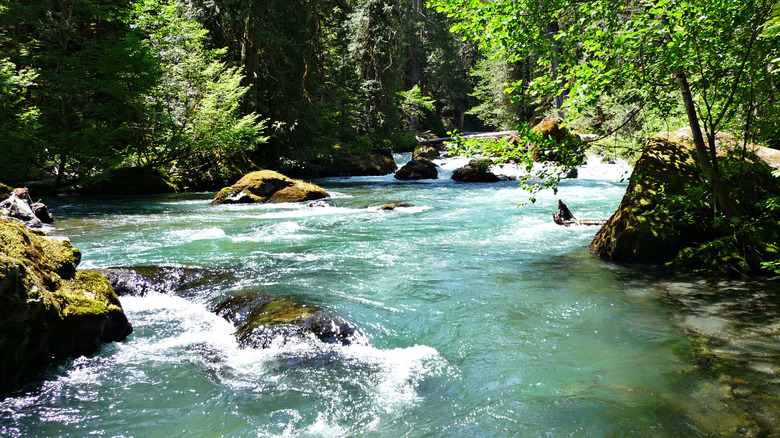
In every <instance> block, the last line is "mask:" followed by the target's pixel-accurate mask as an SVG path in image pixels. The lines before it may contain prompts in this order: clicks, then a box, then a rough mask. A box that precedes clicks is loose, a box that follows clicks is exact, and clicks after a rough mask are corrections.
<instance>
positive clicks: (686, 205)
mask: <svg viewBox="0 0 780 438" xmlns="http://www.w3.org/2000/svg"><path fill="white" fill-rule="evenodd" d="M691 138H692V135H691V133H690V129H689V128H684V129H680V130H677V131H674V132H664V133H659V134H656V135H654V136H653V137H651V138H650V139H649V140H648V141H647V143H646V145H645V148H644V151H643V153H642V155H641V156H640V158H639V160H638V161H637V163H636V165H635V167H634V171H633V173H632V175H631V177H630V183H629V185H628V188H627V189H626V193H625V195H624V196H623V199H622V201H621V202H620V206H619V207H618V209H617V211H616V212H615V214H613V215H612V217H610V219H609V220H608V221H607V223H606V224H605V225H604V226H603V227H602V228H601V229H600V230H599V232H598V233H597V234H596V236H595V238H594V239H593V241H592V243H591V244H590V251H591V252H592V253H594V254H596V255H598V256H599V257H601V258H603V259H605V260H611V261H615V262H648V263H667V262H669V261H672V260H673V259H674V261H672V262H671V263H670V264H669V266H671V267H675V268H677V269H682V270H685V271H686V272H691V271H697V272H701V273H705V272H708V273H743V274H745V273H747V272H749V271H757V270H758V269H759V267H760V264H761V261H762V260H771V259H775V258H777V257H776V254H777V248H776V245H775V242H777V238H778V237H780V232H778V231H776V229H777V228H778V227H777V224H776V223H773V222H771V220H770V221H769V222H767V221H766V220H764V219H761V221H760V222H757V223H756V224H755V225H753V226H752V230H751V227H748V228H746V229H744V230H733V229H731V228H729V227H727V226H720V227H719V226H716V225H715V222H714V221H713V216H712V206H711V204H708V203H709V202H711V201H710V200H711V196H708V195H706V194H707V193H709V186H708V184H707V183H706V181H705V180H704V178H703V176H702V172H701V167H700V166H699V164H698V162H697V159H696V150H695V147H694V145H693V143H692V141H691ZM716 145H717V146H718V148H719V155H720V156H721V157H722V159H721V160H720V167H721V171H722V172H723V174H724V175H728V178H729V179H724V183H725V184H728V185H729V186H730V187H732V188H733V192H732V196H733V197H734V199H735V201H736V202H737V203H738V204H739V206H740V207H741V208H742V210H743V212H744V213H745V215H746V217H758V216H757V215H761V214H762V212H761V210H760V209H759V208H757V205H760V204H761V200H762V199H767V198H771V197H777V196H780V185H778V184H777V180H776V179H775V178H774V177H772V175H771V168H770V166H769V165H768V163H767V162H765V161H764V160H762V159H761V158H760V157H758V156H757V154H755V153H748V154H747V155H745V156H742V155H741V152H734V151H733V150H732V148H735V147H736V146H740V148H739V150H740V151H741V145H738V144H737V143H735V142H732V141H731V139H730V137H728V136H725V135H720V134H719V135H718V136H716ZM729 151H731V152H729ZM735 153H736V154H738V155H739V156H738V157H736V161H735V158H734V157H735V155H734V154H735ZM729 156H731V158H729ZM727 158H728V159H727ZM724 178H725V177H724ZM732 241H733V242H732Z"/></svg>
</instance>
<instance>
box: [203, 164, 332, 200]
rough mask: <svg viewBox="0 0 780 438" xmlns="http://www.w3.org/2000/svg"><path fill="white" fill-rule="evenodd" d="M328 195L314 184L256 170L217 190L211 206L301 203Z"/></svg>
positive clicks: (277, 173)
mask: <svg viewBox="0 0 780 438" xmlns="http://www.w3.org/2000/svg"><path fill="white" fill-rule="evenodd" d="M329 196H330V195H329V194H328V192H326V191H325V190H323V189H322V188H321V187H319V186H316V185H314V184H311V183H307V182H304V181H300V180H295V179H292V178H288V177H286V176H284V175H282V174H281V173H279V172H274V171H273V170H260V171H257V172H252V173H249V174H247V175H244V177H243V178H241V179H240V180H238V182H236V183H235V184H233V185H232V186H230V187H225V188H224V189H222V190H220V192H219V193H217V195H216V196H215V197H214V199H213V200H212V201H211V203H212V204H215V205H216V204H246V203H278V202H303V201H313V200H315V199H322V198H327V197H329Z"/></svg>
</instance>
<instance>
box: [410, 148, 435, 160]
mask: <svg viewBox="0 0 780 438" xmlns="http://www.w3.org/2000/svg"><path fill="white" fill-rule="evenodd" d="M412 157H414V158H417V157H422V158H425V159H428V160H433V159H436V158H439V150H438V149H437V148H436V147H435V146H433V145H424V144H421V145H418V146H417V147H416V148H415V149H414V153H413V154H412Z"/></svg>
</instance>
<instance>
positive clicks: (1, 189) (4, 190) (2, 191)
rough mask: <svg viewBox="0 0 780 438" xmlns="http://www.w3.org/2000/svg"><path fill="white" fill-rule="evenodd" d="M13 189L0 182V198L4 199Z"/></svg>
mask: <svg viewBox="0 0 780 438" xmlns="http://www.w3.org/2000/svg"><path fill="white" fill-rule="evenodd" d="M13 190H14V188H13V187H11V186H7V185H5V184H3V183H0V199H5V198H7V197H8V195H10V194H11V192H12V191H13Z"/></svg>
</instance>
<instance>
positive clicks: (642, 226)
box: [590, 135, 706, 263]
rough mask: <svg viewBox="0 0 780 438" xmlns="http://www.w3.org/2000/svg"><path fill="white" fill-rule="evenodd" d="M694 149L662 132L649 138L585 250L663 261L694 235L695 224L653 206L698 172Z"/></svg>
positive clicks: (695, 237) (697, 233)
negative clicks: (614, 204)
mask: <svg viewBox="0 0 780 438" xmlns="http://www.w3.org/2000/svg"><path fill="white" fill-rule="evenodd" d="M699 173H700V172H699V168H698V166H697V164H696V159H695V150H694V149H693V148H692V147H690V146H688V145H687V144H685V143H680V142H677V141H674V139H670V138H667V137H664V136H661V135H656V136H654V137H652V138H651V139H650V140H648V142H647V144H646V146H645V149H644V152H643V153H642V155H641V156H640V157H639V160H638V161H637V163H636V165H635V166H634V171H633V173H632V174H631V178H630V182H629V184H628V188H627V189H626V194H625V195H624V196H623V200H622V201H621V202H620V206H619V207H618V209H617V211H616V212H615V214H613V215H612V217H610V218H609V220H607V223H606V224H605V225H604V226H603V227H602V228H601V229H600V230H599V232H598V233H597V234H596V237H595V238H594V239H593V242H592V243H591V244H590V251H591V252H592V253H594V254H596V255H598V256H599V257H601V258H603V259H605V260H611V261H616V262H650V263H663V262H666V261H668V260H670V259H671V258H673V257H674V256H675V255H676V254H677V252H678V251H679V250H680V249H682V248H684V247H686V246H688V245H689V244H691V243H692V242H695V241H697V240H702V239H705V240H706V236H702V235H701V234H702V233H701V232H700V227H697V226H695V225H694V224H691V225H688V226H686V225H685V224H681V223H679V222H678V221H675V220H674V219H673V218H672V217H670V216H669V215H667V214H665V213H664V212H663V211H662V210H659V209H658V208H657V207H658V205H659V203H660V202H661V198H662V196H671V195H678V196H681V195H684V194H685V188H686V186H688V185H691V184H693V183H694V182H695V181H697V180H698V178H699Z"/></svg>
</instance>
